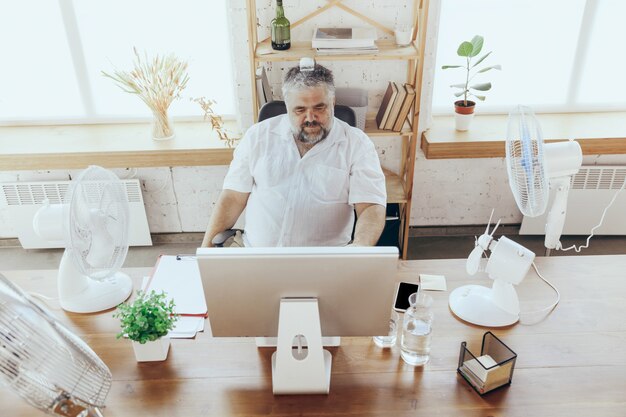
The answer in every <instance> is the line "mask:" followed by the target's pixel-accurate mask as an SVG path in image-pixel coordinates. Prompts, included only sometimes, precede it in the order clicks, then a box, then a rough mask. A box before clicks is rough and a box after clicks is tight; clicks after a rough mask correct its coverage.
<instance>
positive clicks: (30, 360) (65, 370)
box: [0, 284, 112, 411]
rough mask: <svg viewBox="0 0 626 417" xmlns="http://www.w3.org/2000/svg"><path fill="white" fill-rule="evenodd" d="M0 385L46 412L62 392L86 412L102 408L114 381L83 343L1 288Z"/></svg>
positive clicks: (55, 322)
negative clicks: (92, 408) (89, 407)
mask: <svg viewBox="0 0 626 417" xmlns="http://www.w3.org/2000/svg"><path fill="white" fill-rule="evenodd" d="M0 381H2V382H4V383H5V384H6V385H8V386H10V387H12V388H13V389H14V390H15V391H16V392H17V393H18V394H19V395H20V396H21V397H22V398H24V399H25V400H26V401H27V402H29V403H30V404H31V405H33V406H34V407H36V408H39V409H41V410H45V411H49V408H50V407H51V406H52V405H53V403H54V401H55V399H56V398H57V397H58V396H59V394H61V393H62V392H67V393H69V394H70V395H71V396H72V397H73V399H74V401H75V402H76V403H78V404H79V405H82V406H84V407H88V406H95V407H103V406H104V401H105V399H106V396H107V394H108V392H109V390H110V388H111V381H112V377H111V373H110V371H109V369H108V368H107V366H106V365H105V364H104V363H103V362H102V361H101V360H100V359H99V358H98V356H97V355H96V354H95V353H94V352H93V351H92V350H91V349H90V348H89V347H88V346H87V345H86V344H85V343H84V342H83V341H82V340H81V339H79V338H78V337H76V336H75V335H74V334H72V333H71V332H70V331H69V330H67V329H66V328H65V327H64V326H63V325H62V324H61V323H59V322H57V321H56V320H54V319H53V318H51V317H49V318H45V317H44V314H41V313H39V312H37V311H36V310H35V309H34V308H32V307H30V306H28V305H27V304H26V303H25V302H24V301H22V300H19V299H17V298H16V297H14V296H13V295H12V294H10V293H9V292H8V290H6V289H5V287H4V286H3V285H1V284H0Z"/></svg>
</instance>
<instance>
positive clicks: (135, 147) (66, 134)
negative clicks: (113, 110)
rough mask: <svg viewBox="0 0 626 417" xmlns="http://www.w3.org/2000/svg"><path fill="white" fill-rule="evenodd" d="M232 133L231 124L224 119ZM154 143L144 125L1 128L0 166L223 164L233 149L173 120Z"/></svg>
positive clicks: (204, 126) (206, 131)
mask: <svg viewBox="0 0 626 417" xmlns="http://www.w3.org/2000/svg"><path fill="white" fill-rule="evenodd" d="M225 124H226V128H227V129H228V130H229V131H237V130H238V128H237V126H236V122H234V121H232V122H230V121H229V122H226V123H225ZM174 131H175V134H176V137H175V138H174V139H170V140H165V141H156V140H153V139H152V138H151V137H150V133H151V128H150V124H149V123H132V124H116V125H64V126H20V127H0V170H1V171H11V170H39V169H77V168H85V167H87V166H89V165H93V164H97V165H101V166H104V167H107V168H126V167H135V168H141V167H158V166H199V165H228V164H229V163H230V161H231V160H232V156H233V148H229V147H228V145H227V144H226V142H224V141H221V140H219V138H218V136H217V134H216V133H215V132H213V131H212V130H211V127H210V125H209V123H207V122H175V123H174Z"/></svg>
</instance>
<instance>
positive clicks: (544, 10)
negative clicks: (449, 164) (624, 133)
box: [433, 0, 626, 114]
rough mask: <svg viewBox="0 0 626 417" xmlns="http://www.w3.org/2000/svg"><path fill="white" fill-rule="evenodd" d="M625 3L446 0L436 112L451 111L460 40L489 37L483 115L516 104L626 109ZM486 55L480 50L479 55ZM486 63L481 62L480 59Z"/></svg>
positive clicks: (482, 77) (545, 108)
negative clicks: (498, 66) (497, 66)
mask: <svg viewBox="0 0 626 417" xmlns="http://www.w3.org/2000/svg"><path fill="white" fill-rule="evenodd" d="M623 16H626V2H624V1H623V0H551V1H541V0H507V1H501V0H472V1H467V0H442V5H441V19H440V26H439V36H438V45H437V60H436V69H435V85H434V91H433V113H436V114H442V113H451V112H453V104H452V103H453V102H454V101H455V100H456V98H455V97H454V94H453V92H454V91H455V90H453V89H452V88H450V87H449V85H451V84H458V83H461V82H463V81H464V70H463V69H447V70H445V71H444V70H441V66H442V65H458V64H463V58H461V57H459V56H457V55H456V50H457V47H458V45H459V44H460V43H461V42H462V41H464V40H471V39H472V37H473V36H474V35H482V36H484V38H485V44H484V47H483V52H488V51H493V53H492V54H491V56H489V57H488V58H487V59H486V60H485V61H483V64H484V65H494V64H501V65H502V71H497V70H491V71H489V72H486V73H483V74H479V75H478V76H476V78H475V79H474V81H475V82H491V83H492V85H493V87H492V89H491V90H490V91H487V92H486V93H485V95H486V97H487V99H486V101H485V102H479V103H478V106H480V112H481V113H507V112H508V111H509V110H510V109H511V108H512V107H514V106H515V105H517V104H526V105H529V106H531V107H533V108H534V109H535V111H538V112H576V111H610V110H626V82H625V81H624V68H626V54H624V53H623V51H622V50H621V43H622V42H623V40H624V39H626V25H624V24H623V22H622V20H623ZM481 55H482V53H481ZM481 65H482V64H481Z"/></svg>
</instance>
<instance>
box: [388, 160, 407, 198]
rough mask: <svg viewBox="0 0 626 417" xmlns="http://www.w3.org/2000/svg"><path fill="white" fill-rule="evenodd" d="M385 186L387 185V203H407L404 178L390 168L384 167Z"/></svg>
mask: <svg viewBox="0 0 626 417" xmlns="http://www.w3.org/2000/svg"><path fill="white" fill-rule="evenodd" d="M383 173H384V174H385V186H386V187H387V203H406V202H407V198H406V191H405V190H404V183H403V182H402V179H401V178H400V177H399V176H398V175H397V174H394V173H393V172H391V171H389V170H388V169H385V168H383Z"/></svg>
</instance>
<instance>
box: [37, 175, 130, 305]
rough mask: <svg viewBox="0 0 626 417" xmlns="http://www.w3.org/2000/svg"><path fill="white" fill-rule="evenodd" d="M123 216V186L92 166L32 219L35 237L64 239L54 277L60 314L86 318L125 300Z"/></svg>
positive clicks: (125, 204) (125, 214) (125, 206)
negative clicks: (60, 198) (60, 201)
mask: <svg viewBox="0 0 626 417" xmlns="http://www.w3.org/2000/svg"><path fill="white" fill-rule="evenodd" d="M128 217H129V214H128V200H127V197H126V192H125V189H124V183H122V181H120V180H119V178H118V177H117V176H116V175H115V174H113V173H112V172H110V171H108V170H106V169H104V168H101V167H98V166H90V167H89V168H87V169H86V170H84V171H83V172H82V173H81V174H80V175H79V176H78V177H77V178H76V180H74V181H72V183H71V184H70V188H69V190H68V192H67V194H66V196H65V200H64V203H63V204H55V205H50V204H46V205H45V206H44V207H42V208H41V209H39V211H38V212H37V213H36V214H35V217H34V219H33V227H34V229H35V232H37V234H39V235H40V236H41V237H42V238H43V239H47V240H58V239H60V238H61V237H64V240H65V247H66V249H65V252H64V253H63V258H62V259H61V263H60V265H59V277H58V286H59V301H60V304H61V307H62V308H63V309H64V310H67V311H72V312H75V313H92V312H96V311H102V310H106V309H109V308H112V307H115V306H116V305H118V304H120V303H121V302H123V301H124V300H126V298H128V296H129V295H130V293H131V291H132V282H131V279H130V278H129V277H128V276H127V275H125V274H122V273H120V272H119V269H120V268H121V266H122V264H123V263H124V259H125V258H126V254H127V252H128Z"/></svg>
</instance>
